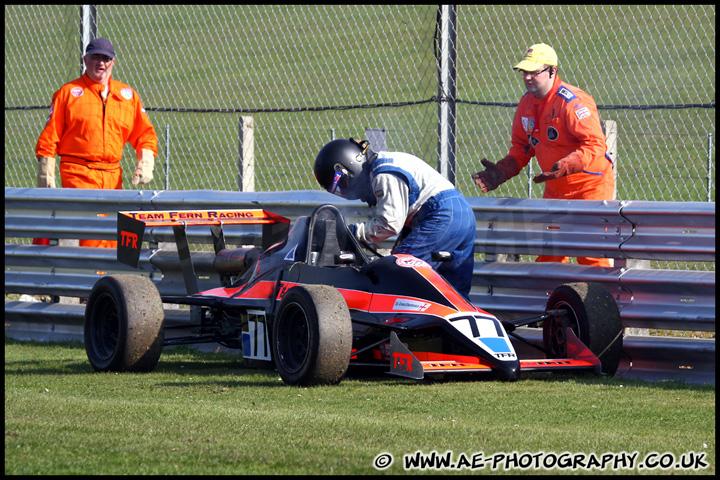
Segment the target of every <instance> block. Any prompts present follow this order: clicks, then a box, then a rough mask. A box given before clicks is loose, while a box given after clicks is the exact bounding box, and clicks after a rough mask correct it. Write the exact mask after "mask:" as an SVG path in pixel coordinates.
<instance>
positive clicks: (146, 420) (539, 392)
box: [5, 339, 715, 475]
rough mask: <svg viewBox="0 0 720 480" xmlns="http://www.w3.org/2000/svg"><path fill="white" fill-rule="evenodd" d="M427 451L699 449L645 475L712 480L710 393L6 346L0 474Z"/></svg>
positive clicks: (360, 461)
mask: <svg viewBox="0 0 720 480" xmlns="http://www.w3.org/2000/svg"><path fill="white" fill-rule="evenodd" d="M418 450H419V451H422V452H424V453H428V454H429V453H430V452H432V451H437V452H438V453H441V454H442V453H445V452H447V451H452V452H453V453H454V455H455V456H459V455H461V454H465V455H467V456H468V457H471V456H472V455H474V454H475V453H477V452H484V454H485V456H486V457H487V456H489V455H492V454H495V453H498V452H518V453H523V452H531V453H537V452H541V451H542V452H556V453H558V454H560V453H562V452H572V453H593V452H594V453H596V454H598V455H601V454H603V453H606V452H628V453H630V452H636V451H637V452H639V456H640V457H641V458H642V457H644V456H645V455H646V454H648V453H652V452H659V453H664V452H672V453H673V454H675V455H676V457H678V458H679V456H680V455H682V454H683V453H686V452H698V453H700V452H705V454H706V456H705V461H706V462H707V463H708V464H709V467H708V468H707V469H704V470H701V471H699V472H687V471H682V470H669V471H662V470H644V471H642V472H641V473H661V474H662V473H676V474H678V473H706V474H713V473H714V472H715V388H714V386H709V385H704V386H698V385H686V384H682V383H675V382H673V383H656V384H651V383H646V382H642V381H634V380H624V379H619V378H599V377H585V376H583V377H561V378H545V377H535V378H532V379H526V380H521V381H519V382H515V383H500V382H490V381H472V382H471V381H445V382H420V383H415V382H412V381H408V380H404V379H395V378H392V377H381V378H371V379H367V378H346V379H344V380H343V382H342V383H341V384H340V385H338V386H327V387H315V388H297V387H290V386H286V385H285V384H283V383H282V382H281V381H280V380H279V377H278V375H277V373H275V372H272V371H258V370H248V369H245V368H243V364H242V360H241V359H239V358H238V357H236V356H233V355H230V354H226V353H222V352H221V353H207V352H198V351H196V350H193V349H190V348H181V349H172V350H166V351H165V352H164V353H163V356H162V357H161V359H160V363H159V364H158V367H157V368H156V370H155V371H154V372H152V373H149V374H101V373H94V372H93V371H92V369H91V367H90V365H89V363H88V362H87V359H86V357H85V352H84V350H83V348H82V345H81V344H79V343H77V342H75V343H51V344H38V343H34V342H19V341H14V340H10V339H6V342H5V474H16V475H17V474H31V475H32V474H93V475H95V474H100V475H103V474H177V473H180V474H243V475H252V474H317V473H320V474H374V473H378V472H377V471H376V470H375V469H374V468H373V466H372V462H373V460H374V458H375V457H376V456H377V455H378V454H380V453H384V452H388V453H390V454H392V455H393V456H394V457H395V462H394V464H393V465H392V466H391V467H390V468H389V469H387V470H385V471H384V472H383V473H394V474H400V473H411V472H405V471H404V470H403V468H402V458H403V455H405V454H412V453H414V452H416V451H418ZM430 473H435V472H434V471H430ZM459 473H468V471H467V470H464V471H461V472H459ZM479 473H510V474H518V473H519V474H523V473H531V474H532V473H539V472H538V471H536V470H532V469H531V470H519V469H514V470H511V471H508V472H503V471H502V470H500V471H496V472H492V471H491V470H490V469H489V468H488V469H486V470H481V471H480V472H479ZM559 473H562V472H559ZM565 473H567V472H565ZM579 473H586V472H584V471H580V472H579ZM587 473H609V474H616V473H617V474H631V473H637V472H636V471H631V470H618V471H613V470H607V471H604V472H599V471H597V470H595V471H590V472H587Z"/></svg>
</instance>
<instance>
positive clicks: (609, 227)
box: [5, 188, 715, 378]
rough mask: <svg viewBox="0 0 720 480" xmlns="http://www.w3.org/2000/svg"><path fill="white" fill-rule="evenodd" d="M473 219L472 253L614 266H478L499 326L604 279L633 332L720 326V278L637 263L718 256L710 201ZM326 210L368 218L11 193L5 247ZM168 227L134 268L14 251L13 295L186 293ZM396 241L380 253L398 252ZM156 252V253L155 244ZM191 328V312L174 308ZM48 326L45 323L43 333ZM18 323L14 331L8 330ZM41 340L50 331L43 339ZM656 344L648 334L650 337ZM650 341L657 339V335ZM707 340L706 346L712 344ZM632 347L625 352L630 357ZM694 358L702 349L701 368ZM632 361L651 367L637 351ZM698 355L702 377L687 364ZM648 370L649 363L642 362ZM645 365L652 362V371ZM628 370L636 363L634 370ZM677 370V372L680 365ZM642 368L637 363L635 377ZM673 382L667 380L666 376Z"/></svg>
mask: <svg viewBox="0 0 720 480" xmlns="http://www.w3.org/2000/svg"><path fill="white" fill-rule="evenodd" d="M468 201H469V202H470V204H471V206H472V207H473V210H474V212H475V216H476V220H477V239H476V247H475V248H476V252H477V253H485V254H488V255H487V257H488V258H492V256H493V255H497V254H503V253H505V254H528V255H539V254H544V255H568V256H594V257H606V258H614V259H615V265H616V267H615V268H599V267H587V266H582V265H574V264H557V263H533V262H496V261H476V263H475V270H474V277H473V289H472V292H471V295H470V297H471V300H472V301H473V302H474V303H475V304H476V305H478V306H479V307H482V308H484V309H487V310H489V311H492V312H493V313H495V314H496V315H498V316H499V317H501V318H507V319H511V318H517V317H521V316H525V315H528V314H529V313H534V312H537V311H539V310H543V309H544V307H545V303H546V300H547V295H548V294H549V292H551V291H552V290H553V289H554V288H555V287H556V286H558V285H560V284H562V283H568V282H574V281H593V282H598V283H602V284H603V285H605V286H606V288H608V290H609V291H610V292H611V293H612V294H613V295H614V297H615V299H616V301H617V302H618V306H619V308H620V313H621V318H622V321H623V324H624V325H625V326H626V327H636V328H658V329H668V330H694V331H713V332H714V331H715V272H714V271H710V272H708V271H684V270H682V271H681V270H653V269H646V268H634V265H635V264H638V263H640V262H642V261H644V260H675V261H700V262H714V261H715V206H714V203H704V202H686V203H675V202H645V201H643V202H629V201H628V202H626V201H602V202H601V201H590V200H575V201H563V200H537V199H511V198H485V197H482V198H469V199H468ZM322 203H333V204H335V205H337V206H338V207H339V208H340V209H341V210H342V212H343V214H344V215H345V217H346V218H347V220H348V221H349V222H353V221H361V220H364V219H366V218H368V217H369V215H370V214H371V211H370V209H369V208H368V207H367V206H366V205H365V204H364V203H361V202H357V201H355V202H353V201H345V200H342V199H339V198H338V197H335V196H333V195H330V194H328V193H326V192H321V191H294V192H265V193H261V192H217V191H162V192H149V191H127V190H82V189H21V188H6V189H5V236H6V238H14V237H26V238H28V237H29V238H33V237H34V238H48V237H49V238H57V239H69V238H98V239H108V240H114V239H116V238H117V231H116V222H117V213H116V212H118V211H132V210H190V209H229V208H262V209H265V210H268V211H271V212H273V213H277V214H279V215H283V216H285V217H288V218H290V219H292V220H294V219H295V218H297V217H298V216H300V215H307V214H308V213H309V212H310V211H311V210H312V209H313V208H314V207H315V206H317V205H320V204H322ZM224 233H225V238H226V242H227V243H228V244H239V245H246V244H253V245H260V229H259V228H256V229H255V230H253V228H250V229H248V228H247V227H238V226H227V227H224ZM173 239H174V237H173V232H172V228H170V227H155V228H148V229H147V230H146V231H145V235H144V238H143V240H144V241H145V242H148V244H147V245H148V246H150V247H151V248H150V249H145V250H143V253H142V255H141V258H140V264H139V267H138V269H136V270H133V269H130V268H129V267H126V266H125V265H123V264H121V263H120V262H118V261H117V260H116V258H115V250H110V249H94V248H81V247H67V246H35V245H20V244H9V243H6V244H5V293H6V294H8V293H18V294H29V295H53V296H67V297H87V296H88V294H89V292H90V290H91V289H92V286H93V285H94V283H95V282H96V281H97V279H98V278H99V276H101V275H103V274H110V273H120V272H124V273H127V272H128V271H134V272H136V273H138V274H142V275H146V276H148V277H150V278H152V279H153V280H154V281H155V283H156V284H157V286H158V290H159V291H160V292H161V294H163V295H183V294H185V284H184V282H183V277H182V272H181V271H180V265H179V262H178V261H177V253H176V252H173V251H168V250H167V249H166V248H167V247H166V246H165V245H163V242H173V241H174V240H173ZM188 240H189V242H190V243H201V244H211V243H212V235H211V233H210V229H209V227H198V228H193V229H190V230H189V231H188ZM391 245H392V241H391V240H390V241H386V242H383V244H381V245H380V246H381V247H384V248H389V247H390V246H391ZM159 247H161V248H159ZM192 255H193V262H194V263H195V269H196V274H197V276H198V286H199V287H200V288H201V289H203V288H206V287H207V288H212V287H215V286H217V285H218V284H219V282H220V279H219V275H218V274H217V272H215V271H214V270H213V267H212V259H213V258H214V254H213V253H204V252H200V251H197V252H193V254H192ZM83 313H84V309H83V308H82V306H81V305H74V306H72V305H67V304H62V303H46V304H32V302H8V301H6V302H5V315H6V323H8V322H10V323H11V327H7V326H6V334H7V335H11V336H12V335H13V328H17V329H19V330H22V331H24V332H26V333H27V332H33V331H36V332H41V331H45V332H46V333H47V328H48V325H51V327H50V328H52V329H58V330H62V329H63V328H64V326H65V325H75V326H77V325H78V324H81V322H82V315H83ZM169 315H170V316H171V317H172V318H177V320H178V321H179V322H182V319H183V313H182V312H169ZM43 324H47V325H45V326H43ZM12 325H14V327H13V326H12ZM41 336H42V335H41ZM644 338H646V337H644V336H626V339H625V345H626V351H629V352H632V351H633V348H634V347H633V342H635V343H636V344H637V343H638V342H639V346H638V350H637V351H639V352H648V351H651V352H653V355H655V354H657V352H658V350H657V349H654V350H653V349H650V350H648V349H646V348H644V347H643V342H649V341H650V340H643V339H644ZM647 338H650V337H647ZM652 342H655V343H657V339H656V338H654V339H653V340H652ZM710 343H711V344H712V346H711V347H709V346H708V345H709V344H710ZM662 345H664V346H663V347H662V348H661V349H660V352H661V355H662V357H663V358H664V359H666V358H668V357H670V358H674V359H676V360H677V362H675V363H677V365H676V367H677V368H676V371H675V372H674V373H675V374H682V375H681V378H685V377H687V374H688V371H691V370H694V371H695V372H696V373H697V372H705V373H708V372H711V373H712V376H713V377H714V340H712V339H711V340H710V341H709V342H708V341H699V340H697V339H687V338H677V339H674V340H668V341H665V343H663V344H662ZM628 349H629V350H628ZM698 352H706V353H707V352H711V353H712V355H711V356H710V355H709V353H708V354H706V355H703V354H701V355H700V358H702V359H704V360H702V361H700V362H699V361H698ZM633 356H634V357H635V358H640V359H642V358H643V354H642V353H641V354H640V356H638V355H637V354H634V355H633ZM687 358H694V360H693V362H694V366H692V367H693V368H687V367H688V365H683V364H685V363H687V362H686V361H685V359H687ZM643 361H645V362H646V363H647V364H652V359H647V360H643ZM648 362H649V363H648ZM631 364H632V362H631ZM681 367H682V368H681ZM632 370H634V371H637V370H638V369H637V368H629V369H628V371H632ZM663 371H664V372H665V373H666V374H668V373H672V372H667V371H665V370H663Z"/></svg>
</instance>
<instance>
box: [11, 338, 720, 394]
mask: <svg viewBox="0 0 720 480" xmlns="http://www.w3.org/2000/svg"><path fill="white" fill-rule="evenodd" d="M5 345H6V346H7V345H27V346H33V347H43V348H46V347H50V348H59V349H66V350H75V351H77V358H80V357H82V358H83V359H84V358H85V347H84V345H83V343H82V342H77V341H63V342H38V341H35V340H28V341H25V340H15V339H12V338H6V339H5ZM77 358H73V359H50V360H20V361H10V362H8V361H6V362H5V375H6V376H8V375H59V374H69V375H78V374H88V373H94V370H93V368H92V367H91V366H90V363H89V362H88V361H87V360H83V361H78V360H77ZM155 372H158V373H177V374H187V373H189V372H192V374H193V375H195V376H197V377H200V378H205V379H207V378H209V377H212V376H214V375H227V374H228V373H231V374H233V375H237V379H236V380H233V381H232V382H227V380H226V379H225V380H222V381H221V380H218V381H217V382H214V383H217V385H219V386H225V387H227V386H229V384H230V385H235V386H242V385H245V386H248V385H257V386H263V387H274V386H282V387H285V386H287V385H285V384H284V383H283V382H282V381H280V380H279V374H278V372H277V371H275V370H274V369H272V368H267V369H266V368H262V369H261V368H248V367H246V366H245V363H244V361H243V358H242V355H240V354H236V353H229V352H226V351H215V352H208V351H200V350H197V349H196V348H194V347H193V346H173V347H166V348H165V349H163V352H162V355H161V356H160V361H159V362H158V365H157V367H156V368H155ZM150 374H152V372H151V373H150ZM258 376H261V377H262V379H259V378H258ZM243 377H248V380H247V381H245V380H243V379H242V378H243ZM536 380H540V381H546V382H554V383H574V384H583V385H607V386H620V385H624V386H634V387H645V388H652V389H662V390H688V391H715V386H714V385H699V384H692V383H684V382H682V381H661V382H648V381H645V380H639V379H628V378H620V377H608V376H599V375H593V374H587V373H584V374H568V373H565V374H543V373H531V374H524V375H523V377H522V378H521V380H519V381H520V382H523V381H536ZM346 381H347V382H352V381H358V382H372V383H382V384H384V385H417V384H426V385H435V384H452V383H455V382H460V383H463V382H495V381H497V380H493V379H492V378H491V377H488V376H486V375H485V376H466V377H461V376H448V377H445V378H426V379H423V380H419V381H413V380H408V379H405V378H399V377H395V376H392V375H388V374H385V373H384V372H383V371H382V370H380V369H378V370H373V371H371V372H366V371H359V372H358V371H354V370H353V369H352V368H351V369H350V371H349V372H348V374H347V375H346V377H345V378H344V379H343V383H344V382H346ZM198 383H203V384H207V383H208V382H207V381H199V382H195V381H179V382H170V383H168V382H166V383H162V384H159V385H167V386H189V385H194V384H198ZM210 383H213V382H210Z"/></svg>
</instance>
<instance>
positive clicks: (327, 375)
mask: <svg viewBox="0 0 720 480" xmlns="http://www.w3.org/2000/svg"><path fill="white" fill-rule="evenodd" d="M271 338H272V356H273V359H274V360H275V366H276V368H277V370H278V372H279V373H280V377H281V378H282V379H283V381H284V382H285V383H287V384H289V385H301V386H309V385H322V384H337V383H340V380H341V379H342V377H343V376H344V375H345V373H346V372H347V369H348V365H349V364H350V354H351V350H352V323H351V320H350V311H349V310H348V307H347V304H346V303H345V299H344V298H343V296H342V295H341V294H340V292H339V291H338V290H337V289H335V288H334V287H331V286H329V285H298V286H295V287H293V288H291V289H290V290H288V291H287V293H286V294H285V295H284V296H283V298H282V300H281V301H280V305H279V307H278V309H277V312H276V314H275V318H274V320H273V330H272V336H271Z"/></svg>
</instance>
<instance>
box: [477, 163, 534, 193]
mask: <svg viewBox="0 0 720 480" xmlns="http://www.w3.org/2000/svg"><path fill="white" fill-rule="evenodd" d="M480 163H482V164H483V165H485V170H484V171H482V172H477V173H473V174H472V178H473V180H475V183H476V184H477V185H478V186H479V187H480V188H481V189H482V191H483V193H487V192H489V191H491V190H495V189H496V188H497V187H499V186H500V185H502V184H503V183H505V182H506V181H508V180H509V179H510V178H512V177H514V176H515V175H517V174H518V173H520V170H522V167H521V166H520V164H519V163H518V162H517V160H515V158H513V157H511V156H509V155H508V156H507V157H504V158H503V159H502V160H500V161H499V162H498V163H497V164H495V163H492V162H491V161H489V160H488V159H487V158H483V159H482V160H480Z"/></svg>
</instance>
